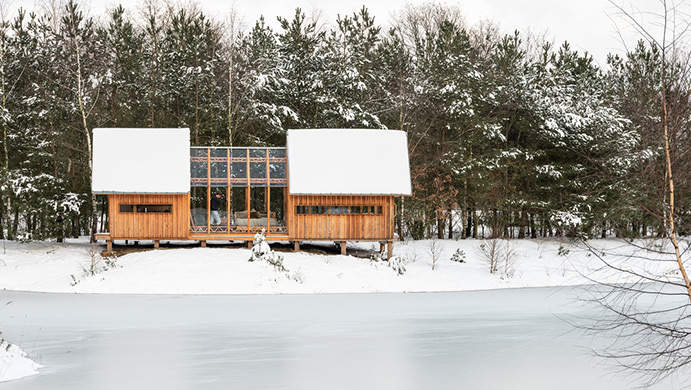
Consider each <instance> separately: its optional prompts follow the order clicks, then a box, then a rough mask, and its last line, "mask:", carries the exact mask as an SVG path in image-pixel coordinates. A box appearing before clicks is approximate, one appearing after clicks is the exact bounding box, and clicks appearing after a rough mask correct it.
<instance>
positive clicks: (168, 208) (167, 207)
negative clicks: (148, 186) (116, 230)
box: [137, 204, 173, 213]
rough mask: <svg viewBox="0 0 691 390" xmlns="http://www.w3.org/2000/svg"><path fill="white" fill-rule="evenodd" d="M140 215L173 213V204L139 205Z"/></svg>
mask: <svg viewBox="0 0 691 390" xmlns="http://www.w3.org/2000/svg"><path fill="white" fill-rule="evenodd" d="M137 212H138V213H172V212H173V205H172V204H138V205H137Z"/></svg>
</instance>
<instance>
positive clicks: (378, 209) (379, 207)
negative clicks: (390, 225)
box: [374, 206, 382, 214]
mask: <svg viewBox="0 0 691 390" xmlns="http://www.w3.org/2000/svg"><path fill="white" fill-rule="evenodd" d="M374 213H375V214H381V213H382V208H381V206H376V207H375V209H374Z"/></svg>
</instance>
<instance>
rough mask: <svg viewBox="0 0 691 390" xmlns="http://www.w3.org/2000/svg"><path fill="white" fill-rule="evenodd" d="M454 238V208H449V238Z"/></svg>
mask: <svg viewBox="0 0 691 390" xmlns="http://www.w3.org/2000/svg"><path fill="white" fill-rule="evenodd" d="M452 238H453V210H452V209H449V240H451V239H452Z"/></svg>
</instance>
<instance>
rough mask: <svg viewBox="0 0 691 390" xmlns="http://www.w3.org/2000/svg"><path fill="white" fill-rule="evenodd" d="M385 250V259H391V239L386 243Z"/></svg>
mask: <svg viewBox="0 0 691 390" xmlns="http://www.w3.org/2000/svg"><path fill="white" fill-rule="evenodd" d="M387 247H388V248H387V251H386V260H389V259H391V256H393V241H389V242H388V243H387Z"/></svg>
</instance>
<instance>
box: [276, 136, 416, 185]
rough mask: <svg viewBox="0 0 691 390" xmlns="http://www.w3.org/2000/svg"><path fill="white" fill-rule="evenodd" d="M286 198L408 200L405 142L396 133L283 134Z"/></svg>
mask: <svg viewBox="0 0 691 390" xmlns="http://www.w3.org/2000/svg"><path fill="white" fill-rule="evenodd" d="M286 146H287V149H288V183H289V189H290V193H291V194H292V195H301V194H304V195H310V194H334V195H412V190H411V184H410V165H409V162H408V137H407V135H406V133H405V132H403V131H399V130H373V129H316V130H312V129H310V130H288V135H287V140H286Z"/></svg>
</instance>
